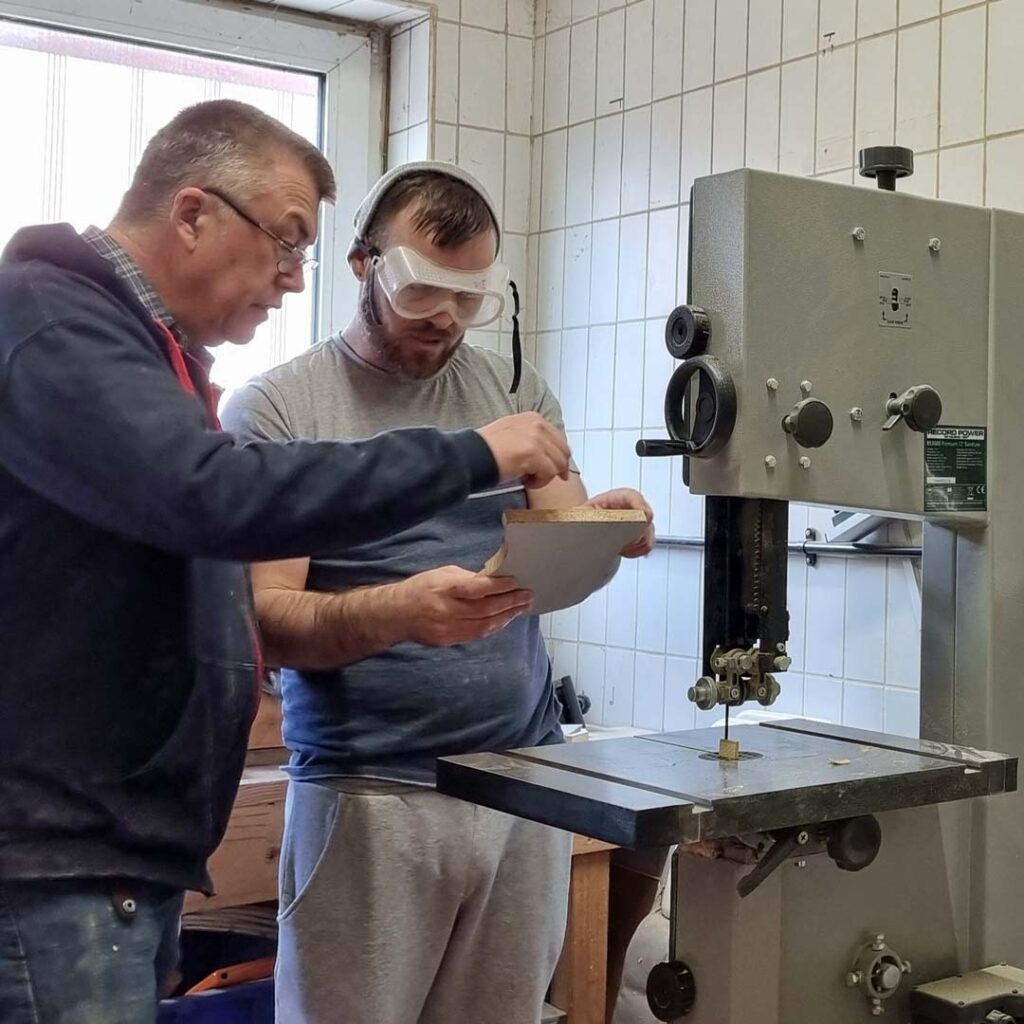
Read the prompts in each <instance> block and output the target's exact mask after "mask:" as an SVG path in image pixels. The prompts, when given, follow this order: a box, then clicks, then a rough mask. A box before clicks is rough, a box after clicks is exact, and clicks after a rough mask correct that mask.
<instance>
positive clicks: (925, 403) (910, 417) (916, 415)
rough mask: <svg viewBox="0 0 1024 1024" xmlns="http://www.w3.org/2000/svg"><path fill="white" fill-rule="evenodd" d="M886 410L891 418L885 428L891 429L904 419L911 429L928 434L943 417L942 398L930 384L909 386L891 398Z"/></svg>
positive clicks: (886, 422)
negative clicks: (900, 393)
mask: <svg viewBox="0 0 1024 1024" xmlns="http://www.w3.org/2000/svg"><path fill="white" fill-rule="evenodd" d="M885 411H886V412H887V413H888V414H889V418H888V419H887V420H886V421H885V426H884V427H883V428H882V429H883V430H891V429H892V428H893V427H894V426H895V425H896V424H897V423H899V421H900V420H903V422H904V423H906V425H907V426H908V427H910V429H911V430H916V431H917V432H918V433H920V434H927V433H928V431H929V430H931V429H932V427H934V426H936V425H937V424H938V422H939V420H941V419H942V399H941V398H940V397H939V393H938V391H936V390H935V388H933V387H931V386H930V385H929V384H917V385H915V386H914V387H912V388H907V390H906V391H904V392H903V394H902V395H895V396H894V397H892V398H890V399H889V401H888V402H887V403H886V406H885Z"/></svg>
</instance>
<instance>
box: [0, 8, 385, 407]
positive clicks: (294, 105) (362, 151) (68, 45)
mask: <svg viewBox="0 0 1024 1024" xmlns="http://www.w3.org/2000/svg"><path fill="white" fill-rule="evenodd" d="M61 2H62V0H50V6H58V7H59V6H60V4H61ZM67 6H68V9H69V11H70V10H71V9H72V8H73V4H72V3H71V2H68V4H67ZM105 6H106V8H108V11H107V12H105V13H107V14H108V16H107V17H105V18H104V20H103V22H102V24H99V23H98V22H97V23H96V24H95V25H93V24H90V23H89V21H88V18H89V16H88V15H83V16H81V17H80V18H79V19H78V20H79V21H83V22H84V23H83V24H79V25H75V26H73V27H74V29H75V30H74V31H69V30H68V28H67V27H66V24H67V23H66V19H64V20H65V24H64V25H62V26H61V27H60V28H57V27H53V26H51V25H43V24H35V23H27V22H23V21H14V20H6V19H4V18H3V15H4V7H5V3H4V0H0V90H2V92H0V95H3V96H4V97H5V98H6V99H5V102H4V103H3V104H2V105H0V137H2V138H4V139H5V140H6V141H7V143H8V144H7V145H6V146H5V149H6V152H7V156H6V158H5V159H4V160H3V161H0V189H2V191H3V194H4V195H6V196H8V197H17V201H16V202H12V203H8V204H6V205H4V206H2V207H0V247H2V246H4V245H6V243H7V241H8V239H9V238H10V236H11V235H12V234H13V233H14V232H15V231H16V230H17V229H18V228H20V227H23V226H25V225H28V224H36V223H46V222H53V221H67V222H69V223H71V224H72V225H73V226H74V227H75V228H76V229H77V230H82V229H83V228H85V227H86V226H88V225H89V224H96V225H99V226H101V227H104V226H106V224H107V223H109V221H110V219H111V217H112V216H113V214H114V212H115V210H116V208H117V205H118V202H119V201H120V198H121V195H122V193H123V192H124V190H125V189H126V188H127V186H128V184H129V182H130V180H131V175H132V172H133V170H134V168H135V165H136V164H137V162H138V159H139V157H140V155H141V153H142V150H143V147H144V146H145V144H146V142H147V141H148V139H149V138H150V136H151V135H152V134H153V133H154V132H155V131H156V130H157V129H158V128H159V127H160V126H161V125H163V124H165V123H166V122H167V121H168V120H170V118H171V117H172V116H173V115H174V114H175V113H176V112H177V111H178V110H180V109H181V108H182V107H185V106H188V105H189V104H191V103H195V102H198V101H200V100H204V99H216V98H231V99H238V100H242V101H244V102H247V103H251V104H252V105H253V106H256V107H258V108H260V109H261V110H263V111H265V112H266V113H268V114H271V115H272V116H274V117H276V118H278V119H279V120H281V121H283V122H284V123H285V124H287V125H288V126H289V127H291V128H293V129H294V130H295V131H297V132H298V133H299V134H301V135H303V136H304V137H306V138H308V139H310V140H311V141H313V142H315V143H318V144H320V145H321V146H322V148H324V149H325V151H326V152H327V155H328V158H329V159H330V158H331V153H332V151H334V152H336V151H337V150H338V146H339V142H340V141H341V139H342V137H343V138H344V144H345V147H344V150H345V151H346V152H347V153H352V154H353V155H354V156H355V157H356V159H355V161H354V163H355V167H356V169H357V173H356V175H353V176H350V177H349V178H348V179H347V180H343V181H340V182H339V186H340V187H339V191H340V195H339V204H338V205H339V209H338V210H337V212H336V213H335V212H333V211H329V212H328V214H327V216H326V218H325V225H324V227H323V230H322V235H321V247H320V248H321V251H320V253H319V254H318V255H319V257H320V259H321V269H320V270H318V271H317V272H316V273H315V274H313V275H310V276H309V277H308V279H307V288H306V290H305V291H304V292H303V293H301V294H300V295H290V296H287V297H286V299H285V303H284V308H283V309H282V310H281V311H279V312H277V313H274V314H272V316H271V318H270V319H269V320H268V321H267V323H265V324H264V325H263V326H262V327H261V328H260V330H259V331H258V333H257V335H256V337H255V338H254V340H253V341H252V342H251V343H250V344H249V345H245V346H235V345H222V346H220V347H218V348H217V350H216V353H215V354H216V363H215V365H214V370H213V377H214V379H215V380H216V381H217V383H218V384H220V385H221V386H222V387H224V388H225V389H227V390H228V391H231V390H232V389H234V388H236V387H238V386H239V385H240V384H242V383H244V382H245V381H246V380H247V379H248V378H249V377H250V376H252V375H253V374H255V373H258V372H260V371H262V370H264V369H267V368H269V367H270V366H273V365H276V364H277V363H280V362H282V361H283V360H285V359H288V358H291V357H292V356H294V355H296V354H297V353H298V352H300V351H301V350H302V349H303V348H305V347H307V346H308V345H309V344H310V343H311V342H312V341H314V340H315V339H316V338H317V337H318V336H319V335H320V334H321V333H323V332H324V330H325V329H333V328H334V327H336V326H340V325H339V324H334V323H333V322H332V320H333V316H332V314H331V298H332V296H333V295H334V294H335V293H336V292H338V291H339V289H338V288H337V287H335V286H334V282H333V276H334V269H335V268H336V267H344V262H343V260H344V250H345V242H347V239H345V238H343V237H342V238H341V239H339V240H337V247H338V249H339V250H340V253H339V252H335V251H334V248H335V241H336V240H335V238H334V232H333V224H334V220H335V217H336V216H337V215H339V214H340V215H342V216H343V217H344V218H345V219H346V220H347V219H348V211H349V209H352V208H354V207H355V205H356V203H357V202H358V198H359V196H361V195H362V192H363V191H364V190H365V188H366V187H367V185H368V182H369V181H370V180H372V179H373V178H374V177H375V176H376V174H377V173H378V172H379V170H380V164H379V156H377V158H376V159H377V162H376V163H375V162H374V159H373V158H372V156H371V154H374V153H375V152H376V153H379V148H380V147H379V136H380V132H381V131H382V126H380V125H377V126H376V127H375V126H374V123H373V118H372V116H371V107H370V102H369V99H370V96H371V95H372V91H373V81H372V74H373V73H376V72H371V66H370V42H371V40H370V39H369V38H368V37H367V36H361V35H358V34H357V35H347V34H344V33H341V32H339V31H338V29H337V26H336V25H331V26H329V27H328V26H327V25H324V24H321V25H317V24H316V23H315V22H313V21H312V20H310V19H306V20H305V21H304V22H303V21H302V19H299V22H298V23H293V21H292V20H288V21H286V22H283V23H280V24H276V25H275V24H274V19H272V18H268V17H267V16H265V15H263V16H261V15H254V14H251V13H248V12H243V11H241V10H240V11H237V12H236V11H225V10H218V9H216V8H210V7H207V6H205V5H195V4H189V3H182V2H180V0H163V2H162V3H161V4H160V5H158V6H159V7H160V8H162V9H161V11H160V12H159V13H158V14H157V15H156V20H157V21H158V22H159V25H157V26H154V27H153V28H152V29H148V28H147V26H145V25H140V24H139V19H140V11H141V7H140V5H137V4H134V5H133V4H131V3H129V2H127V0H124V2H119V0H113V2H108V3H107V4H106V5H105ZM118 7H120V8H121V9H122V10H123V14H124V16H125V17H126V19H127V18H129V17H130V18H131V21H130V22H127V21H126V23H125V28H126V34H127V31H129V30H130V31H132V35H133V36H134V37H135V38H133V39H131V40H129V39H126V38H121V37H120V33H116V34H112V33H111V18H110V17H109V8H115V9H117V8H118ZM145 7H147V8H149V7H151V5H145ZM145 17H146V15H144V14H143V15H142V19H143V20H144V19H145ZM129 25H130V28H129ZM140 28H141V31H140ZM100 29H102V34H99V33H98V30H100ZM83 30H87V31H83ZM140 36H142V37H143V38H142V39H139V37H140ZM146 36H148V37H149V38H145V37H146ZM183 37H184V39H185V40H186V41H191V39H194V41H195V45H190V46H188V47H187V48H186V47H184V46H172V45H170V44H171V43H174V42H178V41H181V40H182V39H183ZM218 37H221V39H222V41H223V43H224V45H223V46H222V47H217V45H216V44H217V42H218ZM247 43H248V44H249V45H248V46H247V45H246V44H247ZM271 43H276V45H274V46H273V52H274V63H273V64H272V63H269V62H268V61H267V60H266V59H260V58H265V54H264V53H262V52H260V51H261V50H264V49H266V48H267V47H268V44H271ZM200 48H202V49H204V50H207V51H208V52H207V53H201V52H198V50H199V49H200ZM211 49H212V50H214V51H215V52H214V53H209V51H210V50H211ZM217 49H220V50H221V51H222V52H223V51H227V52H230V54H231V55H230V56H229V57H225V56H222V55H221V53H217V52H216V50H217ZM247 49H248V50H249V51H250V52H249V54H246V53H245V51H246V50H247ZM289 49H291V50H293V52H294V53H295V55H296V60H295V65H294V66H281V65H283V64H285V63H286V62H287V63H288V64H291V62H290V61H288V51H289ZM318 51H321V53H318ZM243 55H244V56H248V57H250V58H251V59H247V60H246V59H240V58H241V56H243ZM352 58H355V59H352ZM360 58H362V59H360ZM275 64H276V65H277V66H275ZM342 64H343V65H344V67H342V66H341V65H342ZM310 65H313V66H312V67H310ZM343 87H344V88H345V89H346V92H348V93H352V92H354V94H355V99H356V100H357V101H358V100H359V99H361V98H363V97H365V98H366V100H367V105H366V108H365V110H363V111H359V110H358V107H356V108H355V109H353V107H351V106H349V107H348V109H347V111H346V112H345V113H344V114H342V113H340V112H338V111H336V110H335V111H334V116H333V118H331V117H328V116H327V114H328V107H329V105H330V107H331V108H334V107H335V106H337V105H336V104H331V103H330V99H331V98H332V93H335V92H338V91H340V90H341V89H342V88H343ZM15 96H16V97H18V101H17V102H11V99H10V98H11V97H15ZM378 120H379V117H378ZM375 133H376V134H375ZM375 147H376V148H375ZM350 166H351V164H350ZM345 170H347V169H339V172H340V173H339V178H343V175H344V173H345ZM353 177H354V179H355V180H354V181H353V180H352V178H353ZM339 257H340V258H339ZM328 278H330V280H325V279H328ZM340 290H341V291H344V290H345V286H344V284H342V286H341V289H340Z"/></svg>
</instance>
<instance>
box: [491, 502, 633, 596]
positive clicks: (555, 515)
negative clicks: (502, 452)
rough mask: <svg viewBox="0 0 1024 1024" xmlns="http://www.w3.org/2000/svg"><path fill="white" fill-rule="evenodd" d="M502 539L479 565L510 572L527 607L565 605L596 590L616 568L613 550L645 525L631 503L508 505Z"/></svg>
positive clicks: (500, 572) (493, 571)
mask: <svg viewBox="0 0 1024 1024" xmlns="http://www.w3.org/2000/svg"><path fill="white" fill-rule="evenodd" d="M503 519H504V522H505V543H504V544H503V545H502V547H501V550H500V551H498V552H497V554H495V555H494V556H493V557H492V558H491V559H489V560H488V562H487V564H486V565H485V566H484V567H483V569H481V570H480V571H481V574H482V575H484V576H514V577H515V578H516V579H517V580H518V581H519V584H520V586H522V587H525V588H526V589H527V590H532V591H533V595H534V599H533V613H534V614H536V615H543V614H544V613H546V612H554V611H558V610H559V609H561V608H571V607H572V606H573V605H577V604H579V603H580V602H581V601H584V600H585V599H586V598H588V597H589V596H590V595H591V594H592V593H594V591H595V590H600V589H601V587H603V586H605V584H607V583H608V582H609V581H610V580H611V578H612V577H613V576H614V575H615V573H616V571H617V570H618V568H619V552H620V551H621V550H622V549H623V548H624V547H625V546H626V545H627V544H628V543H629V542H630V541H633V540H636V539H637V537H639V536H640V535H641V534H642V533H643V532H644V530H646V529H647V517H646V516H645V515H644V514H643V512H640V511H639V510H635V509H596V508H566V509H550V508H538V509H525V508H524V509H509V510H508V511H507V512H505V514H504V516H503Z"/></svg>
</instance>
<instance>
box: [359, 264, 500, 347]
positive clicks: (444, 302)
mask: <svg viewBox="0 0 1024 1024" xmlns="http://www.w3.org/2000/svg"><path fill="white" fill-rule="evenodd" d="M372 260H373V267H374V271H375V277H376V279H377V281H378V282H379V283H380V287H381V290H382V291H383V292H384V294H385V295H386V296H387V300H388V302H389V303H390V304H391V308H392V309H393V310H394V311H395V312H396V313H397V314H398V315H399V316H402V317H405V318H406V319H408V320H425V319H427V318H428V317H432V316H436V315H437V314H438V313H441V312H445V313H447V314H448V315H449V316H450V317H451V318H452V319H453V320H454V321H455V322H456V323H457V324H459V325H460V326H462V327H483V326H484V325H485V324H489V323H491V322H493V321H494V320H497V319H498V317H500V316H501V314H502V311H503V310H504V308H505V291H506V289H507V288H508V285H509V272H508V267H506V266H504V265H503V264H501V263H494V264H492V265H491V266H490V267H488V268H487V269H486V270H472V271H464V270H453V269H452V268H450V267H440V266H438V265H437V264H436V263H432V262H431V261H430V260H428V259H427V258H426V257H424V256H421V255H420V254H419V253H418V252H417V251H416V250H415V249H411V248H409V247H408V246H404V245H399V246H396V247H395V248H393V249H389V250H388V251H387V252H385V253H377V252H375V253H373V254H372Z"/></svg>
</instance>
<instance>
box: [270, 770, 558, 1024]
mask: <svg viewBox="0 0 1024 1024" xmlns="http://www.w3.org/2000/svg"><path fill="white" fill-rule="evenodd" d="M571 848H572V842H571V836H570V835H569V834H568V833H566V832H561V831H558V830H556V829H551V828H547V827H546V826H543V825H537V824H535V823H533V822H528V821H524V820H522V819H519V818H514V817H511V816H509V815H506V814H501V813H499V812H497V811H491V810H488V809H486V808H483V807H477V806H475V805H474V804H468V803H464V802H463V801H461V800H454V799H452V798H451V797H446V796H442V795H441V794H439V793H437V792H435V791H434V790H431V789H424V788H421V787H416V786H407V785H402V784H399V783H382V782H360V781H358V780H353V779H338V780H330V781H327V782H326V783H312V782H292V783H290V785H289V787H288V802H287V807H286V816H285V837H284V845H283V848H282V853H281V894H280V895H281V916H280V940H279V949H278V961H277V985H276V987H277V1020H278V1022H279V1024H538V1021H539V1020H540V1015H541V1004H542V1002H543V999H544V994H545V992H546V990H547V987H548V984H549V982H550V980H551V975H552V973H553V972H554V968H555V963H556V961H557V959H558V954H559V951H560V949H561V946H562V939H563V936H564V933H565V915H566V903H567V896H568V888H569V861H570V857H571Z"/></svg>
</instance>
